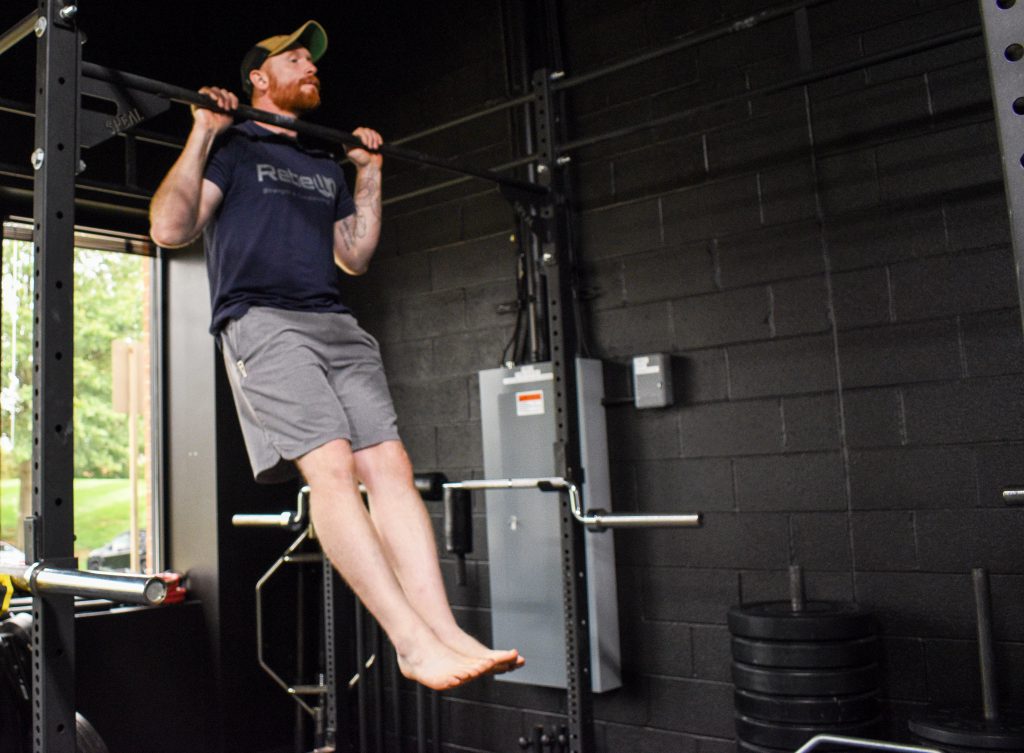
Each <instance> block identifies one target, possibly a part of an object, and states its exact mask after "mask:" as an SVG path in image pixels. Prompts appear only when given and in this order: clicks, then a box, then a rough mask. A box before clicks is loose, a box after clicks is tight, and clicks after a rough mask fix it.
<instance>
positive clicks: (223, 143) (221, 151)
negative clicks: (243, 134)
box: [203, 131, 239, 194]
mask: <svg viewBox="0 0 1024 753" xmlns="http://www.w3.org/2000/svg"><path fill="white" fill-rule="evenodd" d="M238 141H239V139H237V138H232V137H231V132H230V131H228V132H227V133H222V134H221V135H220V136H218V137H217V138H216V140H215V141H214V142H213V147H212V148H211V150H210V156H209V157H208V158H207V160H206V170H205V171H204V172H203V177H204V178H206V179H207V180H209V181H212V182H213V183H214V184H216V186H217V188H219V189H220V190H221V192H222V193H225V194H226V193H227V192H228V188H229V187H230V186H231V173H232V172H233V171H234V168H235V163H236V162H237V161H238V149H239V145H238Z"/></svg>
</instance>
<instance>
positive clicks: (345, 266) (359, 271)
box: [334, 259, 370, 277]
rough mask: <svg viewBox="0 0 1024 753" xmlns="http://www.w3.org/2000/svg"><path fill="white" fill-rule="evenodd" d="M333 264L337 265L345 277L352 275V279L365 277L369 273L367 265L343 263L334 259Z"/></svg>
mask: <svg viewBox="0 0 1024 753" xmlns="http://www.w3.org/2000/svg"><path fill="white" fill-rule="evenodd" d="M334 263H335V264H337V265H338V267H339V268H340V269H341V271H342V272H344V273H345V274H347V275H352V276H353V277H359V276H360V275H365V274H366V273H367V272H369V271H370V265H369V263H364V264H354V263H353V262H350V261H343V260H342V259H335V260H334Z"/></svg>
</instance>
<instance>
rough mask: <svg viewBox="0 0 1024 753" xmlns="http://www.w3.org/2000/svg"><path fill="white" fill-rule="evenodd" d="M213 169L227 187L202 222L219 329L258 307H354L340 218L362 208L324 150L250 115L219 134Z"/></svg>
mask: <svg viewBox="0 0 1024 753" xmlns="http://www.w3.org/2000/svg"><path fill="white" fill-rule="evenodd" d="M205 177H206V178H207V179H208V180H210V181H212V182H213V183H215V184H216V185H217V187H218V188H220V190H221V191H222V192H223V193H224V199H223V201H222V202H221V204H220V206H219V207H218V209H217V212H216V214H215V215H214V216H213V217H212V218H211V219H210V222H209V223H208V224H207V226H206V228H205V229H204V230H203V237H204V240H205V242H206V267H207V272H208V273H209V276H210V297H211V302H212V309H213V320H212V322H211V324H210V332H212V333H214V334H216V333H218V332H219V331H220V330H221V328H222V327H223V326H224V325H225V324H226V323H227V322H228V320H230V319H237V318H239V317H241V316H242V315H243V314H245V312H246V311H248V310H249V307H250V306H270V307H273V308H281V309H288V310H291V311H334V312H341V311H348V309H347V307H346V306H345V305H344V304H343V303H342V301H341V290H340V288H339V276H340V274H341V270H339V268H338V267H337V266H336V265H335V263H334V223H335V221H337V220H340V219H343V218H345V217H347V216H349V215H350V214H352V213H353V212H355V203H354V202H353V201H352V196H351V195H350V194H349V191H348V186H346V185H345V176H344V174H343V173H342V170H341V167H340V166H339V165H338V163H336V162H335V161H334V160H333V159H331V157H330V155H328V154H327V153H326V152H321V151H317V150H312V149H306V148H304V147H303V146H302V145H300V144H299V143H298V142H297V141H296V140H295V139H292V138H289V137H287V136H283V135H281V134H278V133H275V132H273V131H270V130H268V129H266V128H263V127H262V126H260V125H258V124H256V123H254V122H252V121H247V122H245V123H241V124H239V125H236V126H232V127H231V128H229V129H228V130H227V131H225V132H224V133H223V134H222V135H221V136H220V137H218V139H217V141H216V142H214V146H213V149H212V150H211V153H210V157H209V160H208V161H207V163H206V173H205Z"/></svg>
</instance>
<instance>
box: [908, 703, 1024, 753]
mask: <svg viewBox="0 0 1024 753" xmlns="http://www.w3.org/2000/svg"><path fill="white" fill-rule="evenodd" d="M908 726H909V727H910V731H911V732H913V733H914V734H915V735H917V736H918V737H921V738H924V739H925V740H930V741H931V742H933V743H940V744H942V743H946V744H949V745H956V746H958V747H961V748H976V749H981V750H1014V751H1019V750H1024V714H1022V713H1021V712H1019V711H1008V710H1002V711H1000V713H999V720H998V721H994V722H990V721H986V719H985V717H984V716H983V715H982V713H981V712H980V711H976V710H974V709H929V710H928V711H926V712H925V713H924V714H922V715H921V716H919V717H916V718H914V719H911V720H910V722H909V723H908Z"/></svg>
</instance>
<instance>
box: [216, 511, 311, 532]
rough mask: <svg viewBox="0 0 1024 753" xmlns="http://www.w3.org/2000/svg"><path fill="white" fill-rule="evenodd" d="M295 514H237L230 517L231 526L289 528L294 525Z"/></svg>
mask: <svg viewBox="0 0 1024 753" xmlns="http://www.w3.org/2000/svg"><path fill="white" fill-rule="evenodd" d="M294 518H295V513H293V512H287V511H285V512H281V513H276V514H272V515H269V514H268V515H261V514H257V513H238V514H237V515H232V516H231V525H233V526H236V527H238V528H291V527H292V526H293V525H294V524H295V520H294Z"/></svg>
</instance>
